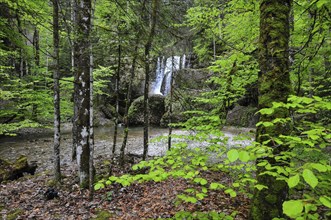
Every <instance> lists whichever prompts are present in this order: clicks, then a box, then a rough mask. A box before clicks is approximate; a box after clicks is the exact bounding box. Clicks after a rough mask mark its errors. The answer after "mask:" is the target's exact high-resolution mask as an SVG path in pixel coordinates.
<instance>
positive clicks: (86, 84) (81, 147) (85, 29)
mask: <svg viewBox="0 0 331 220" xmlns="http://www.w3.org/2000/svg"><path fill="white" fill-rule="evenodd" d="M74 9H75V40H74V47H75V54H74V57H75V86H77V89H75V103H74V104H75V106H76V108H77V118H75V120H74V123H75V126H76V134H73V135H76V141H77V148H76V154H77V164H78V174H79V183H80V185H81V187H83V188H87V187H88V186H89V175H90V172H89V161H90V148H89V136H90V135H89V133H90V127H91V125H90V66H89V65H90V52H89V51H90V29H91V24H90V22H91V0H77V1H75V5H74Z"/></svg>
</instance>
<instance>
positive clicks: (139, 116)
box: [128, 95, 165, 126]
mask: <svg viewBox="0 0 331 220" xmlns="http://www.w3.org/2000/svg"><path fill="white" fill-rule="evenodd" d="M164 100H165V97H164V96H162V95H150V96H149V100H148V101H149V124H150V125H153V126H160V121H161V118H162V116H163V114H164V113H165V107H164V106H165V105H164ZM128 120H129V124H130V125H133V126H139V125H143V124H144V97H143V96H140V97H139V98H137V99H135V100H134V101H133V102H132V104H131V106H130V108H129V114H128Z"/></svg>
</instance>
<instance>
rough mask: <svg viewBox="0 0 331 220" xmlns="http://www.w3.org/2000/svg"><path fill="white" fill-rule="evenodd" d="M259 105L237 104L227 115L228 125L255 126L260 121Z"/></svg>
mask: <svg viewBox="0 0 331 220" xmlns="http://www.w3.org/2000/svg"><path fill="white" fill-rule="evenodd" d="M256 112H257V107H253V106H241V105H236V106H235V107H234V108H233V109H232V110H230V111H229V112H228V114H227V116H226V125H229V126H239V127H251V128H253V127H255V124H256V123H257V122H258V120H259V118H258V115H257V114H255V113H256Z"/></svg>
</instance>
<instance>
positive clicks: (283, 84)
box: [250, 0, 292, 219]
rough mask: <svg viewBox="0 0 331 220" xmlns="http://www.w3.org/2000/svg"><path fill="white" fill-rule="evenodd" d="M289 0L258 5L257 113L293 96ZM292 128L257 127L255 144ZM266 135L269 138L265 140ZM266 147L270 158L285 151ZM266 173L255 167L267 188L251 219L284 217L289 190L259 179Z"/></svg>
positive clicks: (254, 204) (280, 113) (280, 183)
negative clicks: (258, 66)
mask: <svg viewBox="0 0 331 220" xmlns="http://www.w3.org/2000/svg"><path fill="white" fill-rule="evenodd" d="M291 6H292V0H263V1H262V2H261V5H260V39H259V43H260V45H259V50H260V54H259V64H260V73H259V78H258V81H259V109H262V108H268V107H271V106H272V102H286V101H287V98H288V95H289V94H290V93H291V92H292V88H291V82H290V77H289V46H288V44H289V37H290V30H289V26H290V17H289V16H290V11H291ZM287 116H288V111H287V110H286V109H280V110H277V111H276V112H275V113H274V114H272V115H261V116H260V121H272V120H273V119H275V118H278V117H281V118H284V117H287ZM290 130H291V127H290V126H289V125H287V124H279V125H278V124H277V125H276V126H274V127H264V126H259V127H258V129H257V132H256V140H257V141H258V142H259V143H261V144H262V143H263V142H264V141H266V140H269V139H270V137H278V136H279V135H281V134H288V133H289V132H290ZM266 134H268V135H269V137H267V136H266ZM268 146H269V147H272V148H273V154H274V155H276V154H279V153H280V151H286V150H287V147H286V146H277V147H276V146H275V145H273V142H272V141H270V142H269V144H268ZM262 160H267V161H268V162H269V163H270V164H271V165H272V166H274V165H278V166H285V164H284V163H281V162H277V161H276V160H275V159H274V157H273V156H270V157H268V158H260V159H258V160H257V163H259V162H260V161H262ZM264 171H266V169H265V167H258V170H257V180H258V184H262V185H265V186H267V187H268V189H263V190H260V191H258V190H257V191H256V192H255V195H254V198H253V201H252V209H251V213H250V218H251V219H273V218H277V217H278V218H280V217H282V216H283V211H282V203H283V202H284V200H285V199H286V198H287V195H288V187H287V183H286V182H285V181H280V180H276V178H275V177H273V176H271V175H260V174H261V173H262V172H264Z"/></svg>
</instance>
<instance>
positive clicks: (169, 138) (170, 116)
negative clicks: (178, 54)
mask: <svg viewBox="0 0 331 220" xmlns="http://www.w3.org/2000/svg"><path fill="white" fill-rule="evenodd" d="M179 62H180V61H179ZM173 73H174V56H172V64H171V75H172V76H171V80H170V101H169V123H168V127H169V134H168V150H170V149H171V134H172V126H171V123H172V102H173V83H174V77H173Z"/></svg>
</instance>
